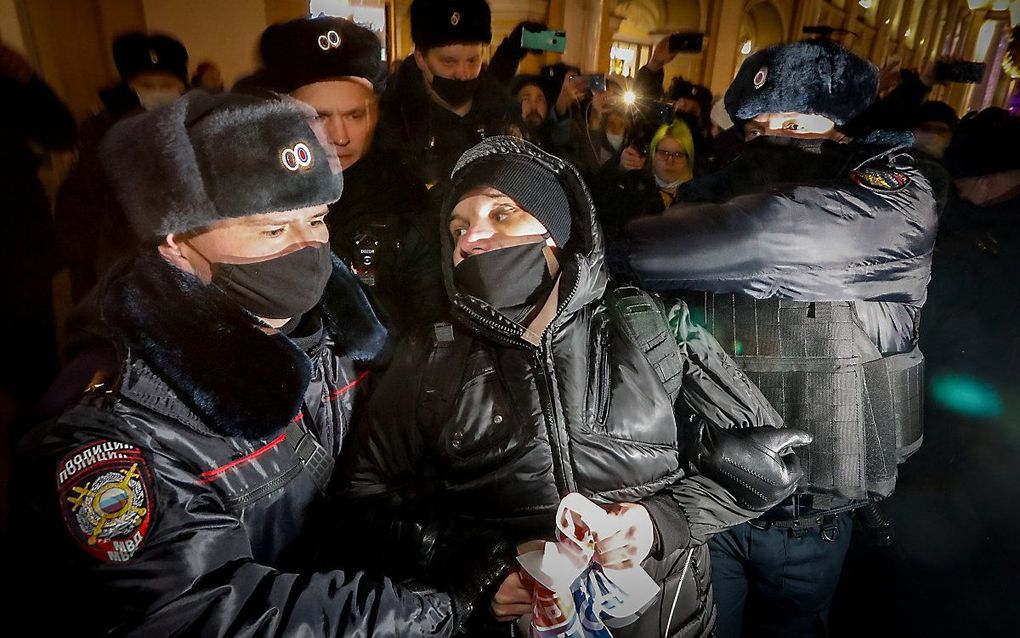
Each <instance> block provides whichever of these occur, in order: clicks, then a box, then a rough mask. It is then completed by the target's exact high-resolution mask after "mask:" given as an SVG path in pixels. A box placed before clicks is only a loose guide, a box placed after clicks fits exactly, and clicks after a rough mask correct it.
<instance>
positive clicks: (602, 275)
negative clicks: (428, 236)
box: [439, 135, 608, 347]
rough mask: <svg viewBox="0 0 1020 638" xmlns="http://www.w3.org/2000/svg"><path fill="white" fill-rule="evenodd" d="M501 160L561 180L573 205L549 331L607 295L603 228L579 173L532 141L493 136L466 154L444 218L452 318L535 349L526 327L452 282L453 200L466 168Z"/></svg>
mask: <svg viewBox="0 0 1020 638" xmlns="http://www.w3.org/2000/svg"><path fill="white" fill-rule="evenodd" d="M497 155H499V156H506V155H516V156H519V157H525V158H527V159H528V161H531V162H534V163H535V164H536V165H538V166H540V167H542V168H543V169H545V170H547V171H549V172H550V173H552V174H553V175H554V176H555V177H556V180H557V181H558V182H559V184H560V186H561V187H562V188H563V190H564V192H565V193H566V195H567V199H568V201H569V202H570V219H571V239H570V241H569V242H568V243H567V245H566V246H563V247H561V253H560V274H559V286H558V291H559V292H558V294H559V300H558V303H557V309H556V315H555V317H554V318H553V320H552V323H551V324H550V325H549V328H548V330H549V331H554V330H556V328H557V327H558V326H560V325H562V324H563V323H565V322H566V321H567V320H568V319H569V318H570V316H571V315H573V314H574V313H576V312H577V311H578V310H580V309H581V308H583V307H585V306H586V305H588V304H591V303H594V302H597V301H598V300H599V299H601V298H602V295H603V294H604V293H605V290H606V284H607V281H608V276H607V274H606V269H605V265H604V261H605V250H604V247H603V239H602V228H601V227H600V226H599V223H598V220H597V219H596V216H595V205H594V204H593V203H592V198H591V194H590V193H589V192H588V188H587V186H585V184H584V182H583V181H582V179H581V176H580V174H579V173H578V172H577V169H576V168H574V167H573V166H571V165H570V164H568V163H567V162H565V161H563V160H561V159H559V158H558V157H555V156H553V155H550V154H549V153H546V152H545V151H543V150H541V149H540V148H538V147H537V146H535V145H534V144H531V143H530V142H526V141H524V140H522V139H519V138H516V137H511V136H506V135H499V136H494V137H489V138H486V139H485V140H484V141H482V142H481V143H479V144H477V145H476V146H474V147H473V148H471V149H469V150H468V151H467V152H466V153H464V155H462V156H461V158H460V160H459V161H458V162H457V164H456V165H455V166H454V169H453V173H452V175H451V179H450V184H449V187H448V190H447V191H446V192H445V194H444V195H443V197H442V205H441V207H440V213H441V214H440V216H439V223H440V233H441V236H442V260H443V279H444V281H445V284H446V291H447V294H448V295H449V297H450V301H451V302H452V309H453V313H454V315H455V316H456V317H457V318H458V319H459V320H460V321H461V322H463V323H464V324H465V325H467V326H468V327H469V328H471V329H472V330H473V331H474V332H476V333H479V334H482V335H484V336H486V337H488V338H490V339H493V340H495V341H497V342H500V343H503V344H509V345H524V346H526V347H531V346H530V344H528V343H527V342H526V341H525V340H524V339H523V334H524V328H523V326H521V325H520V324H518V323H516V322H514V321H511V320H510V319H507V318H506V317H505V316H504V315H503V314H502V313H500V312H499V311H497V310H496V309H495V308H493V307H492V306H490V305H489V304H487V303H485V302H484V301H482V300H481V299H478V298H477V297H474V296H472V295H469V294H466V293H463V292H461V291H459V290H457V288H456V286H455V285H454V283H453V248H454V242H453V238H452V237H451V236H450V233H449V230H448V220H449V218H450V213H451V212H452V211H453V208H454V206H456V205H457V202H456V201H454V198H455V196H456V193H457V192H458V191H459V190H460V189H459V186H460V183H461V180H462V179H463V178H464V176H465V175H466V174H467V171H466V170H465V169H466V168H468V167H469V166H470V165H471V164H473V163H475V162H478V161H481V160H484V159H486V158H489V157H492V156H497Z"/></svg>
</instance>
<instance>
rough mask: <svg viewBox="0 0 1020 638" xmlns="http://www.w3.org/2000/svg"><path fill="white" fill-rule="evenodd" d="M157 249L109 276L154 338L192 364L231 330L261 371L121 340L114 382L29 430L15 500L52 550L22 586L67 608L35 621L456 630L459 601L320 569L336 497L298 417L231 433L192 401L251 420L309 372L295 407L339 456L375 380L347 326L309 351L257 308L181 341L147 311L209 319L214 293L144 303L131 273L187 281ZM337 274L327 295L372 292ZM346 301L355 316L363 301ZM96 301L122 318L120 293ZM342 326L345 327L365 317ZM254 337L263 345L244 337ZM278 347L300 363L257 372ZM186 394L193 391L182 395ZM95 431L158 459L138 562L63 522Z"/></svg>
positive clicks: (366, 631) (111, 629) (184, 293)
mask: <svg viewBox="0 0 1020 638" xmlns="http://www.w3.org/2000/svg"><path fill="white" fill-rule="evenodd" d="M161 261H162V260H160V259H159V258H158V257H157V258H156V260H155V262H154V265H153V264H152V263H150V264H149V265H147V266H146V265H144V264H143V266H142V267H143V268H145V269H146V270H147V271H148V274H147V275H145V276H144V277H140V276H138V271H137V270H135V271H132V272H130V273H128V274H126V275H123V276H121V277H120V279H121V281H127V282H128V283H127V284H123V285H122V284H120V283H113V284H109V285H108V287H109V288H115V289H119V290H121V291H125V290H126V291H128V292H127V294H126V295H125V296H126V297H127V298H128V299H130V300H131V303H132V305H134V306H137V307H139V308H141V309H142V310H143V311H144V312H141V313H140V314H141V318H140V322H141V325H142V326H148V327H147V328H145V329H144V332H146V333H148V334H152V336H153V337H154V338H155V339H157V343H156V344H154V345H155V347H156V348H158V349H159V351H161V352H164V353H168V352H173V353H175V354H181V353H183V354H182V356H183V358H184V359H185V360H188V357H189V355H188V353H189V352H191V353H192V354H194V355H195V356H197V357H201V356H202V355H204V354H206V353H207V352H208V351H209V349H211V347H212V345H211V344H209V342H208V340H210V339H216V340H222V341H225V342H226V344H225V345H226V347H227V348H228V351H231V352H233V353H234V355H235V356H236V357H237V359H238V360H239V361H241V362H243V363H242V365H241V368H240V371H241V372H243V371H244V370H245V369H250V370H251V371H252V372H251V373H250V374H248V375H246V376H245V378H244V379H228V380H225V381H224V382H223V383H222V384H221V385H220V386H219V387H209V386H199V385H195V378H194V376H191V375H195V374H197V372H196V369H195V365H199V364H200V363H201V365H203V366H204V367H206V368H213V372H214V373H215V372H216V371H217V370H218V372H219V375H220V376H223V375H225V374H226V372H225V370H226V369H228V364H226V363H224V362H223V361H222V360H220V361H217V360H208V359H204V360H202V361H201V362H199V361H197V360H194V359H191V360H190V362H191V364H192V365H187V366H184V368H183V372H184V373H185V374H186V375H188V376H185V377H183V378H181V377H179V376H177V375H176V374H174V373H164V374H162V375H160V374H156V372H155V371H154V369H153V367H152V366H151V365H150V364H149V363H147V362H146V358H144V357H142V356H141V354H142V352H143V351H144V350H145V346H140V347H137V348H132V347H131V346H130V345H128V343H127V341H126V340H125V339H121V338H118V337H114V341H113V344H112V345H113V346H115V350H116V353H117V354H116V355H115V356H111V357H110V359H111V360H112V366H110V369H107V370H100V372H103V373H109V375H108V376H106V377H105V382H104V383H102V384H95V383H94V384H93V385H94V386H95V387H94V389H93V390H92V391H90V392H88V393H87V394H86V395H85V397H84V398H83V399H82V400H81V401H80V402H79V403H78V404H77V405H75V406H74V407H72V408H71V409H70V410H69V411H67V412H66V413H65V414H64V415H63V416H61V417H60V418H59V419H57V420H55V421H53V422H50V423H48V424H46V425H44V426H40V427H39V428H37V429H36V430H35V431H34V432H33V433H32V434H31V435H30V437H29V438H28V439H27V440H26V441H24V442H23V444H22V452H21V454H20V455H19V464H20V465H21V467H20V468H18V473H17V479H16V480H17V481H18V485H19V487H18V488H17V490H18V493H19V499H23V502H24V503H25V506H24V507H20V508H19V510H20V511H21V512H22V513H23V515H24V518H23V522H24V523H25V525H26V527H27V528H29V529H31V530H32V532H33V535H35V537H36V541H37V542H39V543H40V544H41V545H42V546H44V547H46V552H45V555H44V556H26V559H27V561H28V562H27V564H26V565H24V566H23V569H21V570H18V571H19V572H20V575H19V580H20V582H21V585H22V587H21V589H23V593H25V594H27V595H29V596H31V597H32V600H33V602H34V604H38V600H40V598H42V597H43V596H45V599H46V600H48V601H50V604H52V605H53V606H54V613H53V614H50V615H48V616H46V617H43V618H38V619H36V620H34V621H33V623H34V626H35V627H37V628H40V627H47V628H50V627H52V626H53V625H57V626H59V627H60V628H61V631H58V630H56V628H55V627H53V629H54V631H52V632H44V633H52V634H53V635H63V634H64V633H67V634H70V633H71V632H74V633H76V634H81V635H90V636H91V635H99V634H106V633H112V634H115V635H134V636H150V637H151V636H170V635H201V636H227V635H229V636H254V635H258V636H296V635H301V636H369V635H371V636H400V637H403V636H449V635H450V634H451V632H452V630H453V622H452V621H453V610H452V609H451V602H450V599H449V598H448V597H447V596H445V595H443V594H437V593H415V592H411V591H409V590H406V589H401V588H398V587H396V586H395V585H394V584H393V583H392V582H391V581H389V580H386V579H383V578H371V577H366V576H365V575H363V574H360V573H354V572H347V571H341V570H335V569H334V570H330V569H328V567H329V566H328V565H317V564H316V562H315V555H316V551H315V541H316V540H319V537H320V535H321V534H320V530H318V529H316V527H317V525H316V522H317V521H318V520H320V518H319V515H318V514H319V511H318V509H317V508H318V507H320V506H321V505H322V503H323V502H324V500H325V499H324V498H323V496H322V494H321V489H320V487H319V485H317V483H316V481H315V480H314V478H313V473H312V472H310V471H309V468H308V466H307V465H306V464H305V463H303V462H302V461H301V459H300V454H299V452H298V448H296V446H295V445H294V443H295V441H294V439H298V440H302V439H300V434H299V433H298V432H297V431H295V429H294V425H295V424H294V423H292V424H291V426H290V428H285V427H284V426H286V425H287V419H288V418H289V417H286V416H285V417H283V419H282V423H279V424H278V425H277V426H276V427H275V429H273V430H271V431H267V432H264V433H259V434H255V433H252V432H237V433H234V434H226V433H224V432H223V422H224V421H221V420H216V419H209V418H200V417H199V416H198V415H197V414H196V411H193V410H192V409H191V408H189V405H196V403H195V402H198V403H199V404H202V405H206V404H207V403H208V400H207V399H208V397H209V396H210V395H215V397H216V399H217V400H219V401H222V402H223V407H224V414H238V413H240V412H242V411H243V410H245V409H246V408H248V407H249V406H250V405H252V404H255V403H256V402H258V401H260V400H263V401H265V402H266V403H265V405H266V406H270V407H275V406H279V405H280V404H283V405H286V399H285V396H286V394H287V393H286V392H285V391H284V388H285V387H286V383H285V382H284V379H285V378H286V376H287V375H294V376H298V377H300V374H301V371H305V372H304V374H306V375H307V376H305V377H304V378H305V380H306V385H307V389H304V387H305V386H303V385H300V383H299V384H298V385H296V386H291V387H297V388H298V392H299V393H300V394H299V395H298V396H297V397H296V400H297V404H298V405H302V404H303V406H304V407H303V408H302V409H301V410H300V413H299V414H298V415H297V417H296V418H295V419H294V421H295V422H296V424H297V429H298V430H300V432H301V433H310V434H311V435H313V436H314V437H315V439H317V441H318V442H319V444H320V445H321V446H322V447H323V448H325V452H326V453H328V454H329V455H330V456H331V457H335V456H336V455H337V454H338V453H339V451H340V449H341V448H342V447H343V446H344V439H345V436H346V434H347V432H348V430H349V429H350V427H351V417H352V412H353V409H354V404H355V397H356V396H357V395H358V394H359V391H360V390H361V388H360V387H358V381H359V380H360V378H361V377H362V374H363V373H361V372H360V371H359V370H357V369H356V367H355V363H354V362H353V361H352V359H351V358H350V357H349V356H346V355H345V354H343V352H344V349H343V348H341V347H340V346H338V345H337V343H336V342H337V341H338V337H337V334H336V333H335V332H334V331H333V330H332V329H330V328H329V327H327V328H326V330H324V332H323V336H322V338H321V340H320V341H319V342H318V344H317V345H314V346H312V347H311V349H309V350H308V351H306V352H302V351H301V350H299V349H298V348H297V347H295V346H294V345H293V344H291V343H290V342H289V340H287V339H285V338H283V337H282V336H277V338H271V337H270V336H268V335H265V334H262V333H261V332H260V331H259V330H258V329H257V328H256V327H254V326H252V325H251V324H250V320H248V321H246V324H247V325H246V326H244V327H243V330H242V327H240V326H232V327H230V328H229V329H224V330H219V328H224V327H225V326H228V325H229V323H230V322H229V321H226V320H224V321H222V323H220V324H217V325H216V326H215V328H216V329H213V327H212V326H208V325H206V326H204V328H205V331H204V332H203V331H202V330H203V326H199V325H195V326H189V328H193V329H194V331H190V330H183V331H182V333H181V334H177V335H171V334H166V333H163V332H158V333H157V332H156V331H154V330H150V328H151V324H153V323H155V322H158V321H160V319H159V318H158V317H154V316H153V315H152V313H151V312H148V310H155V311H158V310H160V309H162V308H176V309H179V312H177V313H165V314H169V315H171V316H172V317H173V319H171V321H174V322H175V324H176V323H178V322H184V321H187V320H188V316H189V315H198V314H199V313H200V312H201V311H200V310H199V309H198V308H199V306H200V305H208V304H210V299H209V297H210V296H211V295H212V294H213V293H212V292H211V289H210V287H205V286H202V285H201V284H198V283H197V280H196V285H195V286H194V287H193V289H179V287H178V285H177V284H176V283H172V284H170V285H167V286H164V287H162V288H161V289H160V290H159V293H160V294H159V295H153V296H157V297H158V298H155V299H144V298H142V297H143V294H144V292H145V291H146V290H147V288H146V287H130V286H131V282H134V281H137V280H139V279H146V281H149V282H151V281H162V282H166V281H167V280H170V281H173V282H179V281H181V276H180V275H173V274H169V273H170V272H171V271H169V270H167V269H172V267H171V266H169V265H166V264H162V263H161ZM335 268H336V269H335V270H334V277H333V279H332V280H331V288H330V292H331V293H333V294H337V295H338V296H343V295H344V294H348V295H349V294H353V293H351V291H352V290H353V291H354V292H355V293H356V294H358V295H360V294H361V293H360V290H358V289H357V287H356V284H355V283H353V281H352V280H353V277H352V276H351V275H350V274H349V273H348V272H347V271H346V269H342V270H340V269H341V268H342V267H340V266H339V265H337V266H335ZM174 270H176V269H174ZM153 272H155V273H156V275H155V276H154V275H153ZM340 275H343V276H344V277H343V278H344V279H345V280H346V281H347V282H348V283H350V284H351V286H352V287H351V288H350V289H349V290H348V291H346V292H345V291H343V290H338V289H337V288H336V287H335V286H333V284H335V283H336V282H337V279H338V277H339V276H340ZM148 292H152V290H151V288H148ZM360 299H362V300H363V299H364V298H363V296H362V297H360ZM346 303H347V304H348V307H349V308H350V309H351V310H353V309H354V306H355V305H357V303H358V301H357V300H352V299H350V298H348V299H346ZM101 305H102V306H103V308H104V315H106V314H109V311H110V308H109V304H101ZM221 309H222V308H221ZM320 309H321V306H320ZM237 312H240V310H239V309H237ZM321 312H322V313H323V316H325V314H326V313H327V311H326V310H322V311H321ZM122 314H123V313H122ZM104 318H105V319H108V317H105V316H104ZM178 318H179V319H178ZM338 318H340V319H342V317H338ZM221 319H222V317H221ZM347 320H348V326H351V325H352V324H353V322H355V321H356V319H355V318H354V317H351V316H348V317H347ZM241 321H245V320H244V319H241ZM327 324H328V322H327ZM108 327H109V328H111V334H112V335H118V334H121V333H122V330H121V329H122V328H123V326H108ZM187 341H192V343H191V346H190V347H189V346H188V344H187V343H186V342H187ZM246 343H247V345H248V346H252V347H253V348H256V349H257V351H253V350H252V349H246V348H245V345H246ZM274 344H275V345H274ZM281 344H282V347H281ZM281 351H282V352H283V353H284V356H283V357H282V361H288V362H289V364H283V363H280V362H281V358H280V357H279V356H277V358H276V359H273V360H274V361H275V362H278V363H279V365H278V364H276V363H274V364H273V365H271V366H270V369H269V370H268V371H264V370H260V369H259V367H258V366H259V360H263V361H264V360H267V359H271V358H272V357H273V356H274V355H279V353H280V352H281ZM147 354H148V353H147ZM263 372H269V373H270V374H262V373H263ZM274 375H275V376H274ZM170 379H172V385H171V382H170V381H169V380H170ZM230 381H237V382H238V383H237V384H235V385H231V384H230V383H229V382H230ZM172 387H174V388H176V391H175V390H174V389H172ZM230 388H236V389H237V390H238V391H239V394H236V395H232V394H231V392H230ZM185 392H188V393H189V394H188V395H186V396H188V399H189V402H188V403H186V402H185V401H183V400H182V399H181V398H180V396H185V394H184V393H185ZM203 393H204V394H203ZM246 404H247V405H246ZM287 410H289V408H284V411H283V412H282V413H281V414H286V411H287ZM266 411H267V412H268V411H269V409H268V408H267V409H266ZM291 414H292V415H293V413H291ZM274 420H275V419H272V418H271V419H270V421H274ZM97 441H107V442H115V443H117V444H124V445H128V446H132V447H135V448H138V449H139V450H140V454H141V458H142V461H141V462H140V463H139V466H140V469H141V466H144V467H145V468H147V470H148V471H147V472H142V474H143V475H144V474H148V475H149V476H151V480H150V481H149V482H148V486H149V493H148V497H147V499H146V502H145V503H144V505H145V507H146V508H147V510H148V512H147V518H148V520H149V528H148V531H147V533H146V534H145V538H144V540H143V541H142V543H141V546H140V548H138V549H137V550H136V551H134V553H133V555H131V556H130V557H128V558H127V559H126V560H117V559H110V560H106V559H99V558H95V557H93V556H91V555H89V553H88V552H87V550H88V547H87V546H86V545H84V544H81V546H79V545H78V544H76V542H75V540H73V539H72V536H74V532H75V531H76V530H75V525H76V522H75V521H74V519H73V518H68V517H67V516H66V515H65V516H64V520H63V521H61V520H60V519H61V514H60V511H59V510H58V508H60V507H62V506H63V507H66V506H64V504H63V501H64V499H65V495H64V494H63V493H60V494H59V495H58V493H57V490H55V486H54V483H55V482H56V481H59V473H58V470H59V468H60V467H61V465H60V461H58V459H62V458H67V455H69V454H72V455H73V454H74V451H75V450H79V449H81V448H83V446H88V445H91V444H93V443H95V442H97ZM55 468H57V469H55ZM77 484H78V486H84V485H85V483H84V481H78V482H77ZM69 532H71V533H70V534H69ZM19 566H20V565H19ZM72 611H73V613H72Z"/></svg>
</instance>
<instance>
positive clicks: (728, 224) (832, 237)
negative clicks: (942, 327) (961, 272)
mask: <svg viewBox="0 0 1020 638" xmlns="http://www.w3.org/2000/svg"><path fill="white" fill-rule="evenodd" d="M947 189H948V183H947V177H946V176H945V172H944V171H943V170H942V169H941V168H940V167H938V166H937V165H936V164H934V163H933V162H931V161H928V160H925V159H923V158H921V157H918V156H917V155H915V154H913V152H912V151H910V150H909V149H906V148H903V147H897V146H892V147H890V146H889V145H877V144H863V143H853V144H838V143H835V142H829V141H821V140H797V139H793V138H771V137H765V138H759V139H757V140H755V141H754V142H752V143H750V144H749V145H748V147H747V149H746V151H745V153H744V155H742V156H741V157H740V158H738V159H737V160H736V161H735V162H733V164H731V165H730V166H729V167H728V168H727V169H725V170H723V171H720V172H718V173H715V174H713V175H709V176H706V177H702V178H699V179H696V180H694V181H693V182H689V183H688V184H685V185H683V186H682V187H681V189H680V194H679V199H680V200H681V202H682V203H678V204H674V205H673V206H672V207H671V208H670V209H668V210H667V211H666V213H665V214H664V215H662V216H659V217H648V218H643V219H638V220H634V221H632V222H631V223H630V224H628V226H627V230H626V234H627V242H626V246H625V247H624V248H623V252H625V253H626V256H625V257H624V258H617V259H614V260H613V262H614V264H617V265H619V266H620V267H621V269H622V270H628V269H629V271H630V272H629V273H628V275H629V276H631V277H633V278H634V280H635V281H636V282H637V283H638V285H640V286H641V287H643V288H646V289H649V290H656V291H677V290H696V291H704V292H710V293H722V294H728V293H738V294H745V295H750V296H752V297H755V298H758V299H768V298H776V297H778V298H781V299H793V300H797V301H837V300H838V301H857V302H861V303H857V304H855V306H856V310H857V312H858V314H859V316H860V319H861V322H862V324H863V326H864V328H865V331H866V332H867V333H868V336H869V337H871V340H872V341H873V342H874V343H875V345H876V346H878V348H879V350H880V351H881V352H882V353H883V354H894V353H898V352H905V351H908V350H910V349H911V348H912V347H913V346H914V345H915V344H916V341H917V326H918V322H919V319H920V309H921V306H922V305H923V304H924V300H925V296H926V292H925V290H926V286H927V284H928V280H929V277H930V272H931V261H932V251H933V248H934V244H935V233H936V230H937V228H938V218H939V214H940V212H941V209H942V207H943V206H944V204H945V201H946V193H947ZM615 257H619V256H615Z"/></svg>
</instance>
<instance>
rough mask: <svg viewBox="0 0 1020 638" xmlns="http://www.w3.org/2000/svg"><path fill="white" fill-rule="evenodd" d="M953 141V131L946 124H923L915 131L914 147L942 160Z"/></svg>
mask: <svg viewBox="0 0 1020 638" xmlns="http://www.w3.org/2000/svg"><path fill="white" fill-rule="evenodd" d="M951 141H953V129H952V127H950V126H949V124H947V123H945V122H922V123H921V124H920V125H919V126H918V127H917V128H915V129H914V146H916V147H918V148H920V149H921V150H923V151H925V152H926V153H928V154H929V155H931V156H932V157H934V158H941V157H942V156H943V155H945V153H946V148H948V147H949V143H950V142H951Z"/></svg>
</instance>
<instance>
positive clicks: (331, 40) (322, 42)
mask: <svg viewBox="0 0 1020 638" xmlns="http://www.w3.org/2000/svg"><path fill="white" fill-rule="evenodd" d="M338 46H340V34H339V33H337V32H336V31H334V30H333V29H330V30H329V31H327V32H325V33H323V34H322V35H320V36H319V48H320V49H322V50H323V51H329V50H330V49H335V48H337V47H338Z"/></svg>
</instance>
